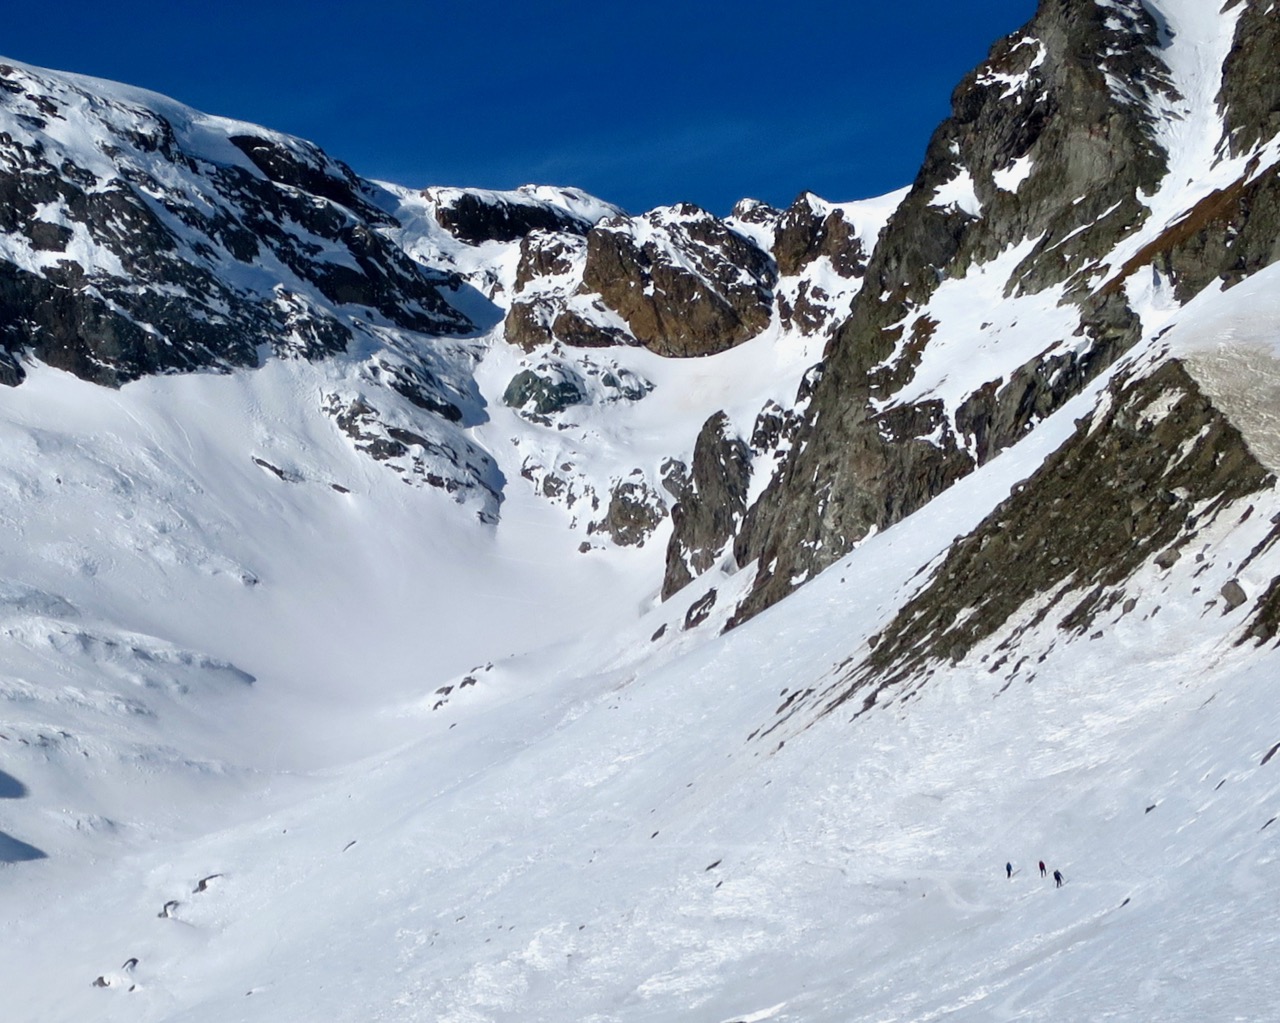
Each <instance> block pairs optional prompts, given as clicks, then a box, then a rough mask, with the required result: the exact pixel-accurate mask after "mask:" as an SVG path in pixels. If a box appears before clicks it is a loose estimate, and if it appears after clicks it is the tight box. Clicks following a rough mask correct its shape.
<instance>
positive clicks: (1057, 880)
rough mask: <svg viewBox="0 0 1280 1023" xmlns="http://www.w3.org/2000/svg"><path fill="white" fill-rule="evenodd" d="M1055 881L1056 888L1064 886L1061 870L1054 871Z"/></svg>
mask: <svg viewBox="0 0 1280 1023" xmlns="http://www.w3.org/2000/svg"><path fill="white" fill-rule="evenodd" d="M1053 881H1054V887H1055V888H1061V887H1062V871H1061V870H1055V871H1054V872H1053Z"/></svg>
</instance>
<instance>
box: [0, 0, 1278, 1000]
mask: <svg viewBox="0 0 1280 1023" xmlns="http://www.w3.org/2000/svg"><path fill="white" fill-rule="evenodd" d="M1277 52H1280V9H1277V7H1276V6H1275V4H1274V3H1273V2H1272V0H1232V2H1229V3H1227V4H1226V5H1225V6H1224V7H1223V8H1222V9H1221V10H1219V9H1218V4H1217V3H1213V4H1207V3H1203V2H1201V0H1141V2H1140V0H1044V2H1042V4H1041V6H1040V10H1039V11H1038V12H1037V14H1036V16H1035V18H1034V19H1033V20H1032V21H1031V22H1030V23H1029V24H1028V25H1027V26H1026V27H1025V28H1024V29H1023V30H1021V31H1020V32H1018V33H1015V34H1014V35H1013V36H1010V37H1009V38H1008V39H1005V40H1002V41H1000V42H998V43H997V44H996V45H995V46H994V47H993V49H992V51H991V55H990V57H989V58H988V60H987V61H986V62H985V63H984V64H983V65H982V66H981V67H979V68H978V69H976V70H975V71H974V72H973V73H972V74H971V75H969V76H968V77H967V78H966V79H965V80H964V81H963V82H962V83H961V84H960V86H959V87H958V88H957V90H956V92H955V94H954V97H953V115H952V117H951V119H950V120H948V121H947V122H945V123H944V124H943V125H942V126H941V127H940V128H939V129H938V131H937V133H936V134H935V136H934V138H933V140H932V141H931V142H930V144H929V148H928V151H927V153H926V157H925V161H924V164H923V166H922V168H921V171H920V174H919V175H918V176H917V179H916V181H915V182H914V183H913V184H912V185H911V186H910V187H909V188H906V189H903V190H902V191H900V192H897V193H894V194H892V195H890V196H886V197H883V198H880V199H873V200H867V201H861V202H852V203H831V202H828V201H826V200H824V199H821V198H819V197H817V196H814V195H812V194H810V193H806V192H802V193H800V195H799V197H798V198H797V199H796V200H795V202H794V203H793V204H792V206H791V207H790V208H788V209H786V210H776V209H772V208H770V207H768V206H765V205H763V204H761V203H758V202H753V201H744V202H742V203H740V204H739V205H738V207H737V208H735V210H734V211H733V213H732V214H731V215H730V216H728V217H725V218H719V217H716V216H714V215H712V214H711V213H709V212H707V211H704V210H700V209H698V208H696V207H693V206H690V205H687V204H676V205H673V206H670V207H664V208H661V209H657V210H653V211H649V212H647V213H643V214H631V213H628V212H627V211H624V210H621V209H619V208H618V207H616V206H613V205H611V204H609V203H607V202H605V201H602V200H599V199H596V198H594V197H592V196H589V195H586V194H585V193H582V192H580V191H578V190H575V189H571V188H563V189H562V188H550V187H541V186H538V187H535V186H527V187H525V188H522V189H519V190H516V191H513V192H488V191H482V190H472V189H458V188H443V187H441V188H431V189H427V190H425V191H423V192H417V191H414V190H411V189H406V188H402V187H400V186H396V185H392V184H387V183H379V182H372V181H368V180H365V179H363V178H361V177H359V175H358V174H357V173H356V172H355V171H353V170H351V169H350V168H347V167H346V166H344V165H343V164H341V163H339V162H337V161H336V160H333V159H332V158H331V157H329V156H328V155H326V154H324V153H323V152H321V151H320V150H319V149H317V148H316V147H315V146H313V145H311V144H310V143H307V142H304V141H302V140H298V139H294V138H291V137H288V136H284V135H281V134H279V133H275V132H271V131H268V130H266V129H263V128H259V127H256V126H253V125H247V124H242V123H238V122H232V121H227V120H225V119H221V118H215V117H210V116H208V115H204V114H201V113H198V112H196V111H193V110H190V109H188V108H186V107H183V106H181V105H180V104H177V103H175V102H173V101H172V100H168V99H165V98H163V97H159V96H155V95H152V94H149V93H144V92H141V91H139V90H135V89H130V88H128V87H125V86H120V85H116V84H113V83H106V82H100V81H94V80H90V79H85V78H80V77H77V76H74V75H67V74H62V73H56V72H49V71H43V70H40V69H36V68H31V67H27V66H24V65H21V64H17V63H13V62H7V63H3V64H0V197H3V202H0V218H3V219H0V339H2V342H3V351H4V363H3V366H2V367H0V376H2V377H3V380H4V382H5V383H7V384H9V385H11V386H10V387H8V388H6V389H5V391H4V394H3V398H4V401H3V412H2V414H0V431H3V444H2V445H0V489H2V491H3V494H4V496H5V501H4V505H3V508H4V511H3V516H4V522H5V524H6V526H7V528H6V530H5V536H6V537H7V540H6V541H5V542H4V543H3V544H0V619H2V627H0V867H2V869H0V899H2V900H3V907H4V912H3V914H2V915H0V943H2V944H0V950H2V951H3V953H4V954H3V955H0V988H2V989H3V990H4V991H5V993H6V997H5V1007H6V1008H5V1018H6V1019H14V1020H23V1021H25V1020H31V1021H47V1020H72V1019H76V1020H79V1019H102V1020H115V1019H119V1020H144V1021H161V1020H164V1021H177V1020H184V1021H193V1023H194V1021H219V1023H222V1021H227V1020H246V1021H249V1020H279V1019H291V1020H292V1019H296V1020H310V1019H320V1018H325V1019H342V1020H361V1021H367V1020H424V1021H426V1020H430V1021H458V1023H462V1021H482V1020H492V1021H499V1020H515V1019H536V1020H547V1021H559V1020H569V1019H587V1020H600V1021H604V1020H617V1021H625V1023H631V1021H644V1020H653V1021H658V1020H662V1021H667V1020H672V1019H681V1020H686V1019H687V1020H705V1021H708V1023H728V1021H739V1020H740V1021H746V1020H752V1021H759V1020H765V1019H776V1020H795V1021H801V1020H803V1021H806V1023H813V1021H818V1020H826V1021H849V1020H937V1019H944V1018H946V1019H951V1018H955V1019H967V1020H984V1021H985V1020H992V1019H1020V1020H1021V1019H1027V1020H1031V1019H1046V1020H1048V1019H1053V1020H1061V1019H1104V1018H1106V1019H1124V1020H1151V1019H1160V1020H1187V1021H1191V1020H1196V1021H1200V1020H1206V1019H1215V1020H1216V1019H1249V1020H1254V1019H1257V1020H1261V1019H1268V1018H1270V1017H1271V1016H1272V1015H1274V1012H1275V1010H1274V1006H1275V1004H1276V1002H1277V999H1278V997H1280V990H1278V989H1277V985H1276V982H1275V981H1274V980H1272V975H1273V973H1274V971H1273V970H1272V969H1271V961H1272V959H1273V957H1274V953H1275V951H1276V948H1277V941H1278V940H1280V939H1278V937H1277V934H1276V931H1275V928H1274V926H1273V925H1272V922H1271V916H1272V913H1271V911H1270V908H1269V902H1268V900H1267V892H1268V891H1269V890H1270V886H1271V885H1270V883H1271V882H1272V881H1274V879H1275V878H1274V876H1273V875H1274V873H1275V866H1276V864H1277V863H1278V862H1280V858H1278V857H1277V854H1276V851H1275V846H1274V843H1275V842H1276V841H1277V840H1280V825H1277V824H1276V819H1277V815H1280V775H1277V774H1276V772H1277V771H1280V758H1276V756H1275V755H1276V753H1277V750H1278V749H1280V714H1278V713H1277V711H1276V702H1275V700H1274V699H1273V698H1272V695H1271V691H1270V690H1271V687H1272V678H1273V676H1274V674H1275V671H1276V668H1277V662H1276V658H1275V653H1274V649H1273V648H1274V645H1275V642H1276V637H1277V630H1278V629H1280V549H1278V548H1277V544H1276V540H1277V538H1278V537H1280V526H1278V525H1277V522H1280V495H1278V494H1277V492H1276V473H1277V471H1280V433H1278V432H1277V429H1276V426H1275V415H1274V407H1275V404H1276V402H1277V400H1280V344H1278V342H1277V339H1280V242H1278V241H1277V239H1278V238H1280V202H1278V200H1280V186H1278V185H1277V177H1276V175H1277V169H1276V168H1277V166H1278V165H1280V74H1278V73H1277V70H1276V64H1275V60H1274V56H1275V54H1276V53H1277ZM798 184H802V183H798ZM997 456H998V457H997ZM802 584H803V585H802ZM1040 860H1044V861H1045V862H1046V863H1047V864H1048V866H1049V868H1050V870H1052V869H1055V868H1058V869H1061V871H1062V872H1063V874H1064V875H1065V877H1066V882H1067V883H1066V885H1065V886H1064V887H1063V888H1062V889H1061V890H1058V889H1057V888H1055V887H1054V885H1053V882H1052V880H1048V879H1042V878H1041V877H1040V876H1039V871H1038V870H1036V869H1035V864H1036V863H1037V862H1038V861H1040ZM1006 862H1009V863H1011V864H1012V866H1013V867H1014V868H1016V869H1015V873H1014V875H1013V876H1012V877H1006V876H1005V870H1004V865H1005V863H1006Z"/></svg>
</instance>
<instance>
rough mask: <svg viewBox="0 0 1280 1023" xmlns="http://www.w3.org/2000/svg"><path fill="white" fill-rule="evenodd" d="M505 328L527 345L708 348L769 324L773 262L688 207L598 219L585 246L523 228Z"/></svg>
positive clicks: (665, 351) (679, 353) (693, 352)
mask: <svg viewBox="0 0 1280 1023" xmlns="http://www.w3.org/2000/svg"><path fill="white" fill-rule="evenodd" d="M516 280H517V288H518V291H517V294H516V296H515V299H514V301H513V302H512V305H511V309H510V311H509V312H508V314H507V320H506V336H507V339H508V340H509V341H511V342H512V343H513V344H517V345H519V346H521V347H524V348H531V347H533V346H535V345H538V344H544V343H547V342H550V341H552V340H559V341H563V342H564V343H566V344H570V345H574V346H581V347H597V346H608V345H616V344H634V345H643V346H644V347H646V348H649V349H650V350H652V351H654V352H657V353H658V354H659V355H666V356H674V357H691V356H699V355H711V354H714V353H716V352H720V351H724V350H725V349H727V348H732V347H733V346H734V345H737V344H740V343H741V342H743V341H745V340H748V339H749V338H751V337H754V336H755V335H756V334H758V333H760V331H762V330H763V329H764V328H765V327H766V326H767V325H768V323H769V321H770V318H771V316H772V312H773V296H772V288H773V284H774V281H775V280H776V272H775V269H774V265H773V260H772V259H771V258H770V257H769V255H768V254H767V253H766V252H764V251H763V250H762V249H760V248H759V247H758V246H757V245H756V244H755V243H754V242H753V241H751V240H750V239H749V238H747V237H746V236H745V235H743V234H739V233H738V232H736V231H734V230H733V229H732V228H731V227H730V226H728V225H727V224H726V223H725V222H724V221H722V220H719V219H717V218H716V217H713V216H712V215H711V214H709V213H707V212H706V211H705V210H701V209H698V208H697V207H696V206H691V205H688V204H682V205H679V206H674V207H670V208H663V209H658V210H654V211H652V212H651V213H648V214H646V215H645V216H643V217H638V218H630V217H625V216H618V217H613V218H611V219H608V220H604V221H602V222H601V223H599V224H597V225H596V226H595V227H593V228H592V229H591V230H590V231H589V232H588V233H587V235H586V242H585V244H580V243H577V242H575V241H573V240H570V239H566V238H565V237H564V236H563V235H560V236H556V235H548V234H546V233H545V232H544V233H538V234H531V235H530V236H528V237H527V238H526V239H525V241H524V243H523V244H522V246H521V258H520V265H519V268H518V269H517V271H516Z"/></svg>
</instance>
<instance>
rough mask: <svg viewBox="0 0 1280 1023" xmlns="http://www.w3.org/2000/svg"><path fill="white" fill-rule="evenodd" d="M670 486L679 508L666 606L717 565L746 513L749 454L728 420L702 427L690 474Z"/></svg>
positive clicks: (712, 420) (664, 585) (675, 509)
mask: <svg viewBox="0 0 1280 1023" xmlns="http://www.w3.org/2000/svg"><path fill="white" fill-rule="evenodd" d="M669 480H671V482H669V483H668V489H670V490H672V493H673V496H675V498H676V504H675V506H674V507H673V508H672V509H671V520H672V533H671V539H670V541H668V543H667V569H666V575H665V577H664V579H663V581H662V599H663V600H666V599H667V598H668V597H670V596H671V595H672V594H673V593H675V592H676V591H677V590H680V589H682V588H683V587H684V586H686V585H687V584H688V583H689V582H691V581H692V580H693V579H694V578H695V577H697V576H699V575H701V574H702V573H703V572H705V571H707V569H709V568H710V567H711V566H712V565H713V564H715V561H716V559H717V558H718V557H719V556H720V555H721V554H723V553H724V551H725V548H726V547H728V545H729V544H730V542H731V541H732V540H733V535H734V532H735V531H736V529H737V527H738V524H739V523H740V522H741V520H742V514H743V512H745V511H746V508H747V488H748V486H749V485H750V483H751V459H750V453H749V452H748V450H747V445H746V444H745V443H743V441H742V439H741V438H740V437H736V436H734V435H733V433H732V430H731V426H730V423H729V418H728V416H726V415H725V414H724V413H723V412H717V413H716V414H715V415H714V416H712V417H711V418H710V419H708V420H707V421H706V422H705V423H704V424H703V426H702V430H701V431H700V432H699V433H698V440H697V443H696V444H695V445H694V449H693V467H692V470H691V472H690V474H689V475H688V476H683V475H675V476H670V477H669Z"/></svg>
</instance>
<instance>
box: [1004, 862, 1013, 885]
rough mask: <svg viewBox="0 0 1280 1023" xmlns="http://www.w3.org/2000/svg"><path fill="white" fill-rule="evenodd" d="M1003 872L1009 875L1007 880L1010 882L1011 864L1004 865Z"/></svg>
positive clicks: (1011, 875)
mask: <svg viewBox="0 0 1280 1023" xmlns="http://www.w3.org/2000/svg"><path fill="white" fill-rule="evenodd" d="M1004 872H1005V873H1006V874H1008V875H1009V880H1010V881H1012V880H1013V864H1012V863H1006V864H1005V865H1004Z"/></svg>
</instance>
